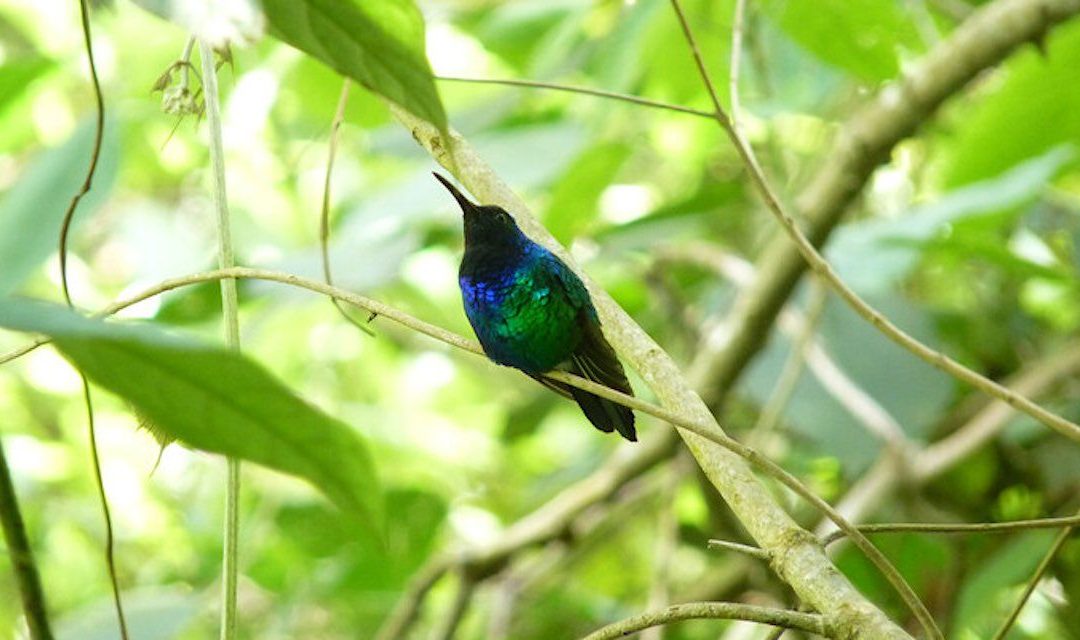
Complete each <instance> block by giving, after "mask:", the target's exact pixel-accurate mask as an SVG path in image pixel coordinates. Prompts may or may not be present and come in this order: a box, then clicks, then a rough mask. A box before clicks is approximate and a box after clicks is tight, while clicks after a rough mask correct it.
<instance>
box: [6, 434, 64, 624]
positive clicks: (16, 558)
mask: <svg viewBox="0 0 1080 640" xmlns="http://www.w3.org/2000/svg"><path fill="white" fill-rule="evenodd" d="M0 525H2V526H3V529H4V542H5V543H6V544H7V551H8V556H9V557H10V558H11V570H12V572H13V573H14V574H15V582H16V583H17V584H18V585H19V595H20V596H21V597H22V603H23V613H24V614H25V615H26V626H27V628H28V629H29V630H30V640H52V638H53V634H52V628H51V627H50V626H49V614H48V607H46V606H45V591H44V590H43V589H42V588H41V577H40V576H39V575H38V570H37V564H35V563H34V553H33V550H32V549H31V548H30V540H29V539H28V538H27V536H26V525H25V524H24V523H23V519H22V513H21V512H20V511H19V500H18V496H17V495H16V494H15V485H14V483H13V482H12V481H11V470H10V469H8V463H7V456H5V455H4V446H3V442H2V441H0Z"/></svg>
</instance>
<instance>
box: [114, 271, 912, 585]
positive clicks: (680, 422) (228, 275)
mask: <svg viewBox="0 0 1080 640" xmlns="http://www.w3.org/2000/svg"><path fill="white" fill-rule="evenodd" d="M236 278H252V279H260V280H268V281H272V282H280V283H283V284H288V285H292V286H297V287H302V288H304V289H308V290H310V291H314V292H316V293H322V294H324V295H328V296H332V297H335V298H338V299H340V300H343V301H345V302H347V303H349V304H352V305H356V306H358V307H360V308H363V309H366V310H368V311H370V312H373V313H378V314H379V315H380V316H383V317H385V318H387V319H389V320H393V321H395V322H398V323H399V324H402V325H404V326H406V327H408V328H410V329H413V330H414V331H418V332H420V333H423V334H425V335H428V336H430V337H432V338H435V339H436V340H440V341H442V342H445V343H446V344H449V345H451V346H454V347H457V348H459V349H463V350H465V351H470V352H472V353H475V354H482V353H483V351H482V350H481V348H480V345H479V344H478V343H476V342H475V341H473V340H468V339H466V338H463V337H461V336H459V335H457V334H455V333H453V332H450V331H447V330H445V329H443V328H441V327H438V326H436V325H433V324H431V323H428V322H424V321H423V320H420V319H418V318H415V317H413V316H411V315H409V314H407V313H405V312H403V311H400V310H398V309H396V308H394V307H392V306H390V305H387V304H384V303H381V302H378V301H376V300H372V299H370V298H367V297H365V296H361V295H357V294H354V293H351V292H348V291H344V290H342V289H337V288H335V287H332V286H330V285H327V284H324V283H321V282H316V281H314V280H309V279H307V278H301V277H300V276H295V275H292V274H287V273H279V272H275V271H267V270H264V269H251V268H247V267H233V268H230V269H218V270H216V271H209V272H205V273H200V274H193V275H189V276H184V277H182V278H175V279H173V280H168V281H165V282H161V283H159V284H158V285H157V286H155V287H152V288H151V289H148V290H147V291H144V292H142V293H140V294H138V295H136V296H133V297H131V298H128V299H127V300H125V301H123V302H122V303H117V304H114V305H113V307H117V306H120V307H121V308H123V307H125V306H130V305H132V304H135V303H136V302H139V301H142V300H145V299H147V298H150V297H153V296H155V295H159V294H161V293H163V292H165V291H169V290H172V289H176V288H178V287H182V286H187V285H191V284H195V283H198V282H207V281H212V280H223V279H236ZM545 375H546V377H548V378H550V379H552V380H555V381H558V382H563V383H566V384H569V385H571V386H574V387H577V388H578V389H582V390H584V391H588V392H590V393H593V394H595V395H598V396H600V397H602V398H606V399H608V400H611V401H613V402H616V403H619V404H621V405H623V406H626V407H629V408H631V409H636V410H638V411H641V412H643V413H647V414H649V415H652V416H654V417H657V418H660V419H661V420H663V421H665V422H668V423H670V424H671V425H673V426H676V427H679V428H681V429H685V430H686V431H690V432H692V433H695V434H697V435H699V436H701V437H702V438H705V439H707V440H709V441H711V442H713V443H715V444H718V445H720V446H721V447H723V448H725V449H727V450H729V451H731V452H732V453H735V454H736V455H738V456H740V457H741V458H743V459H745V460H747V461H748V462H750V463H751V464H753V465H755V466H757V467H758V468H759V469H761V470H762V471H764V472H765V473H767V474H768V475H770V476H772V477H773V478H775V479H776V480H778V481H779V482H780V483H781V484H783V485H784V486H786V487H788V488H789V489H791V490H792V491H793V492H795V493H796V494H797V495H799V496H800V497H802V498H803V499H805V500H806V501H808V502H809V503H810V504H811V505H812V506H813V507H815V508H816V509H818V510H819V511H821V512H822V513H823V514H824V515H825V516H826V517H828V518H829V519H830V520H832V521H833V522H834V523H835V524H836V526H837V527H839V528H840V529H842V530H845V531H847V532H848V535H849V536H850V537H851V539H852V541H853V542H854V543H855V545H856V546H858V547H859V549H860V550H861V551H862V552H863V553H865V554H866V556H867V558H868V559H869V560H870V561H871V562H872V563H873V564H874V565H875V566H877V567H878V569H879V570H880V571H881V572H882V574H883V575H884V576H885V578H886V579H887V580H888V581H889V582H890V584H892V585H893V587H894V588H895V589H896V590H897V592H898V593H899V594H901V597H904V594H905V593H907V597H912V595H913V594H912V593H911V587H910V586H908V585H907V583H906V582H904V579H903V578H902V577H901V576H900V574H899V573H898V572H897V571H896V569H895V567H893V566H892V565H891V564H890V563H889V562H888V560H886V559H885V557H884V556H883V555H882V554H881V551H879V550H878V549H877V548H876V547H874V546H873V545H872V544H871V543H870V541H869V540H867V539H866V538H865V537H864V536H863V535H862V534H860V533H859V532H858V531H857V530H856V529H855V528H854V526H853V525H851V523H849V522H847V521H846V520H845V519H844V518H843V517H842V516H840V514H839V513H837V512H836V510H834V509H833V508H832V507H831V506H830V505H829V504H828V503H827V502H825V501H824V500H822V499H821V498H820V497H818V496H817V495H816V494H815V493H814V492H813V491H811V490H810V489H808V488H807V487H806V485H804V484H803V483H802V482H800V481H799V480H798V479H797V478H795V476H793V475H791V474H790V473H788V472H787V471H785V470H784V469H783V468H782V467H780V466H779V465H777V464H776V463H775V462H773V461H772V460H769V459H768V458H766V457H765V456H762V455H761V454H760V453H758V452H757V451H755V450H753V449H751V448H750V447H747V446H746V445H744V444H742V443H740V442H738V441H737V440H735V439H733V438H731V437H730V436H728V435H726V434H724V433H723V432H718V430H717V429H715V428H714V427H713V426H712V425H710V424H704V423H699V422H697V421H694V420H691V419H687V418H685V417H684V416H681V415H679V414H677V413H675V412H673V411H670V410H668V409H665V408H663V407H659V406H656V405H654V404H651V403H649V402H646V401H644V400H641V399H639V398H636V397H634V396H629V395H626V394H624V393H621V392H618V391H615V390H614V389H610V388H608V387H605V386H604V385H601V384H597V383H595V382H592V381H590V380H586V379H584V378H580V377H578V376H575V375H573V374H569V373H566V372H562V371H552V372H550V373H548V374H545ZM807 535H809V534H807Z"/></svg>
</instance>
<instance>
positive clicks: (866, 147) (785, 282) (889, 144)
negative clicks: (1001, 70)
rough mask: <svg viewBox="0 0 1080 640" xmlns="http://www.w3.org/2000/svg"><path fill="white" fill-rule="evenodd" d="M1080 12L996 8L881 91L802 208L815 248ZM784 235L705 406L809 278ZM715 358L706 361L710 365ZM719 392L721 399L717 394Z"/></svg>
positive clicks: (705, 372) (738, 316)
mask: <svg viewBox="0 0 1080 640" xmlns="http://www.w3.org/2000/svg"><path fill="white" fill-rule="evenodd" d="M1078 13H1080V0H996V1H995V2H993V3H991V4H989V5H986V6H984V7H983V8H982V9H980V10H979V11H978V12H976V13H975V14H973V15H972V16H971V18H970V19H968V20H967V21H966V22H964V23H963V24H962V25H961V26H960V27H958V28H957V29H956V30H955V31H954V32H953V33H952V34H951V35H950V37H949V38H947V39H945V40H943V41H942V42H941V43H940V44H939V45H938V46H936V47H935V48H934V49H933V50H932V51H931V52H930V53H929V54H928V55H927V56H925V58H924V59H923V60H922V61H921V62H920V63H919V64H918V65H917V66H916V67H914V68H913V69H912V70H911V71H910V72H909V73H908V74H907V75H906V76H905V77H904V78H903V79H901V80H900V81H898V82H895V83H893V84H890V85H889V86H886V87H885V88H884V89H882V90H881V91H879V92H878V94H877V96H876V97H875V98H874V100H872V101H871V102H869V103H868V104H867V105H866V106H865V107H863V108H862V109H861V110H860V111H859V112H858V113H856V114H855V115H854V116H853V117H852V118H850V119H849V120H848V122H847V123H846V124H845V125H844V127H843V128H842V129H841V130H840V132H839V133H838V134H837V137H836V141H835V142H834V144H833V149H832V151H831V152H830V153H829V154H827V155H826V157H825V159H824V161H823V162H821V163H819V166H820V167H821V168H820V170H819V171H818V173H817V174H816V175H815V176H814V177H813V178H812V179H811V180H810V182H809V184H808V186H807V187H806V188H805V189H803V190H802V192H801V193H800V194H799V195H798V197H796V198H795V199H794V203H793V204H794V206H793V210H794V211H795V212H797V213H798V214H799V218H800V219H804V220H806V221H807V228H806V232H805V236H806V238H807V240H809V241H810V243H812V244H813V245H821V244H823V243H824V242H825V240H826V239H827V238H828V236H829V234H830V233H831V232H832V230H833V228H835V226H836V225H837V223H838V222H839V220H840V218H841V217H842V216H843V215H844V213H845V212H846V211H847V208H848V206H849V205H850V204H851V203H852V202H853V201H854V200H855V198H856V197H857V196H858V194H859V193H860V192H861V191H862V189H863V187H864V186H865V184H866V182H867V180H868V179H869V177H870V175H871V174H872V173H873V171H874V169H875V168H876V167H877V166H878V165H879V164H881V163H882V162H883V161H885V160H886V159H887V158H888V156H889V153H890V151H891V150H892V148H893V147H894V146H896V144H898V143H899V142H900V141H901V140H903V139H904V138H906V137H908V136H909V135H911V134H912V133H914V132H915V131H916V130H917V129H918V128H919V127H920V126H921V125H922V124H923V123H924V122H926V121H927V120H928V119H929V118H930V117H931V116H932V115H933V113H934V112H935V111H936V110H937V109H938V107H940V106H941V104H942V103H943V102H945V101H946V100H947V99H948V98H950V97H951V96H953V95H954V94H956V93H958V92H959V91H960V90H961V89H962V88H963V87H964V85H966V84H967V83H968V82H969V81H971V80H972V79H973V78H975V77H976V76H978V74H979V73H981V72H982V71H983V70H984V69H987V68H989V67H992V66H994V65H995V64H997V63H999V62H1000V61H1001V60H1003V59H1004V58H1005V57H1006V56H1008V55H1010V54H1011V53H1012V52H1013V51H1014V50H1016V49H1017V48H1018V47H1020V46H1021V45H1023V44H1026V43H1028V42H1033V41H1038V40H1040V39H1041V38H1043V37H1044V36H1045V34H1046V32H1047V31H1048V30H1050V29H1051V28H1053V27H1054V26H1055V25H1057V24H1059V23H1061V22H1063V21H1065V20H1067V19H1069V18H1071V17H1072V16H1075V15H1076V14H1078ZM806 268H807V264H806V262H805V260H804V259H803V258H802V257H801V256H799V255H797V254H795V253H794V252H792V251H791V240H790V239H789V238H788V237H786V235H785V234H783V233H778V234H776V236H775V237H774V239H773V240H772V241H770V243H769V244H768V245H767V247H766V248H765V249H764V251H763V252H762V257H761V259H760V260H759V261H758V278H757V279H756V281H755V284H754V286H753V287H751V288H750V289H748V290H747V291H745V292H744V293H743V294H742V295H740V296H739V298H738V299H737V301H736V304H735V307H734V312H733V313H732V317H731V323H730V325H729V326H731V327H734V330H733V331H730V332H729V331H722V332H721V331H717V332H715V333H714V334H713V335H712V336H711V337H710V338H708V339H707V340H706V341H705V344H704V345H703V351H705V350H707V352H708V353H707V354H704V353H703V357H702V358H700V359H699V362H700V363H701V364H700V365H698V366H697V367H695V368H693V369H691V371H690V377H691V379H692V380H694V381H696V382H700V383H701V384H700V385H699V386H698V388H701V389H704V390H708V391H707V395H706V397H705V399H706V400H709V401H712V400H715V399H718V394H721V393H722V392H723V391H724V390H726V389H729V388H730V387H731V383H732V382H733V381H734V380H735V379H736V378H737V377H738V376H739V375H740V374H741V373H742V370H743V368H744V363H745V362H746V360H748V359H749V358H750V357H751V356H752V355H753V354H755V353H756V352H757V351H758V350H760V348H761V346H762V345H763V344H764V342H765V340H766V338H767V337H768V333H769V329H770V328H771V326H772V321H773V319H774V318H775V317H776V315H777V313H779V310H780V307H781V306H782V305H783V303H784V301H785V300H787V298H788V297H789V296H790V295H791V292H792V290H793V289H794V286H795V283H796V282H797V281H798V279H799V277H800V276H801V275H802V274H803V272H804V271H805V270H806ZM706 355H707V357H705V356H706ZM714 389H715V390H717V391H712V390H714Z"/></svg>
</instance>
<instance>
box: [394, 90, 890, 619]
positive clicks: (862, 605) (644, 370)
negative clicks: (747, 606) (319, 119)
mask: <svg viewBox="0 0 1080 640" xmlns="http://www.w3.org/2000/svg"><path fill="white" fill-rule="evenodd" d="M388 106H389V108H390V110H391V113H392V114H393V115H394V117H395V118H397V119H398V120H399V121H400V122H401V123H402V124H403V125H404V126H405V127H406V128H408V130H409V131H410V133H411V135H412V136H413V138H414V139H415V140H416V141H417V142H418V143H419V144H421V145H422V146H424V148H425V149H427V151H428V153H430V154H431V155H432V157H433V158H435V159H436V160H437V161H438V162H439V163H440V164H442V165H443V166H444V167H447V168H448V169H450V170H451V171H452V172H455V171H456V173H454V175H455V176H456V177H457V178H458V179H459V180H460V181H461V182H462V183H463V184H464V185H465V187H466V188H467V189H468V190H469V191H470V192H471V193H472V194H473V195H474V196H475V197H476V198H477V199H478V200H480V201H482V202H484V203H486V204H494V205H499V206H502V207H503V208H505V209H507V210H508V211H510V212H511V214H513V215H514V216H515V219H516V220H517V222H518V225H519V226H520V227H521V228H522V231H523V232H524V233H526V234H527V235H529V236H530V237H531V238H533V239H534V240H536V241H538V242H540V243H541V244H542V245H543V246H545V247H546V248H547V249H549V250H551V251H552V252H554V253H555V254H556V255H558V256H559V257H560V258H562V259H563V260H564V261H566V262H567V264H568V265H570V266H571V267H573V265H574V264H575V262H574V260H573V258H572V256H570V255H569V254H568V253H567V251H566V249H565V248H564V247H562V246H561V245H560V244H559V243H558V242H557V241H556V240H555V238H554V237H552V236H551V234H550V232H549V231H548V230H547V229H546V228H544V226H543V225H542V224H540V222H539V221H538V220H537V219H536V218H535V217H534V216H533V215H532V214H531V213H530V211H529V208H528V206H527V205H526V204H525V203H524V202H522V201H521V199H520V198H519V197H518V196H517V195H516V194H515V193H514V192H513V190H512V189H511V188H510V187H509V186H508V185H507V184H506V183H505V182H503V181H502V180H500V179H499V178H498V175H497V174H496V172H495V171H494V169H493V168H492V167H491V166H490V165H489V164H487V163H486V162H485V161H484V160H483V159H482V158H481V157H480V155H479V154H478V153H477V152H476V150H475V149H474V148H473V147H472V145H470V144H469V143H468V141H467V140H466V139H465V138H463V137H462V136H461V135H460V134H458V133H457V132H456V131H454V130H452V129H451V130H449V131H441V130H439V129H438V128H437V127H435V126H434V125H432V124H431V123H429V122H426V121H424V120H422V119H420V118H417V117H416V116H414V115H412V114H411V113H409V112H407V111H405V110H403V109H400V108H398V107H397V106H396V105H394V104H392V103H391V104H389V105H388ZM579 275H581V276H582V279H583V281H584V282H585V285H586V287H588V288H589V290H590V292H591V294H592V299H593V302H594V304H595V306H596V308H597V312H598V314H599V316H600V320H601V322H602V323H603V325H604V330H605V334H606V335H607V337H608V339H609V341H610V342H611V343H612V346H613V347H614V348H615V349H616V351H617V352H618V354H619V355H620V356H622V357H623V358H624V360H625V361H626V363H627V364H628V365H630V367H631V369H633V370H634V371H637V372H638V373H639V374H640V375H641V376H642V377H643V378H644V380H645V382H646V383H647V384H648V386H649V387H650V388H651V389H652V390H653V391H654V392H655V393H656V395H657V398H658V399H659V401H660V403H661V404H662V405H664V406H666V407H669V408H670V410H671V411H672V412H673V413H674V414H676V415H680V416H684V417H688V418H690V420H691V421H692V422H693V423H694V424H695V425H698V426H700V427H704V428H706V429H707V430H708V431H710V432H711V434H712V435H713V436H714V438H716V439H722V438H723V437H726V436H725V435H724V432H723V429H722V427H720V425H719V423H718V422H717V421H716V417H715V416H714V415H713V413H712V412H711V411H710V408H709V406H708V404H706V403H705V401H704V400H703V399H702V397H701V395H699V393H698V392H697V391H696V390H695V385H694V384H692V383H691V382H690V381H689V380H688V379H687V378H686V376H684V375H683V373H682V371H681V370H680V368H679V367H678V365H677V364H676V363H675V361H674V360H673V359H672V358H671V356H670V355H669V354H668V353H667V352H666V351H665V350H664V349H663V348H662V347H660V346H659V345H658V344H656V342H655V341H654V340H653V339H652V338H651V337H650V336H649V335H648V334H647V333H646V332H645V331H644V330H643V329H642V328H641V327H640V326H639V325H638V324H637V323H636V322H634V320H633V319H632V318H631V317H630V316H629V315H628V314H627V313H626V311H624V310H623V309H622V308H621V307H620V306H619V305H618V303H616V302H615V301H614V300H613V299H612V298H611V296H610V295H609V294H608V293H607V292H606V291H604V290H603V289H602V288H600V287H598V286H597V285H596V283H594V282H592V280H591V279H590V278H588V276H587V275H585V274H581V273H580V272H579ZM583 388H584V387H583ZM589 389H590V390H591V389H592V387H589ZM678 435H679V437H680V438H682V440H683V442H685V443H686V445H687V447H688V448H689V449H690V452H691V453H692V454H693V455H694V458H695V460H696V461H697V464H698V466H699V467H700V468H701V469H702V471H703V472H704V473H705V475H706V477H707V478H708V479H709V482H710V483H711V484H712V485H713V486H714V487H715V488H716V489H717V491H718V492H719V493H720V494H721V496H722V497H723V498H724V499H725V501H726V502H727V504H728V505H729V506H730V507H731V508H732V510H733V512H734V513H735V515H736V517H737V518H738V519H739V521H740V522H741V523H742V524H743V525H744V526H745V527H746V529H747V532H748V533H749V534H750V536H751V537H752V538H753V539H754V540H755V541H757V542H758V543H759V544H761V545H762V546H763V547H764V548H767V549H769V550H770V551H773V552H775V553H776V556H775V557H774V559H773V563H772V565H773V569H774V570H775V571H776V572H777V573H778V574H779V575H782V576H784V578H785V579H786V580H787V581H788V584H789V585H791V586H792V588H793V589H794V591H795V593H796V594H797V595H798V596H799V597H800V598H801V599H802V600H804V601H806V602H807V603H808V604H810V605H811V606H813V607H814V609H815V610H817V611H821V612H823V613H825V614H833V613H836V612H838V611H841V610H842V611H843V616H842V621H840V622H838V624H840V625H842V626H843V627H844V630H843V633H848V634H849V635H850V634H854V635H855V636H857V637H876V638H896V639H898V640H899V639H900V638H910V635H909V634H907V633H906V632H905V631H903V630H902V629H901V628H900V627H899V626H897V625H896V623H894V622H893V621H892V620H890V619H889V618H888V616H886V615H885V613H884V612H883V611H882V610H881V609H880V608H879V607H878V606H876V605H875V604H873V603H872V602H871V601H870V600H868V599H867V598H866V597H865V596H864V595H863V594H862V593H860V592H859V591H858V590H857V589H855V587H854V585H852V584H851V582H850V581H848V580H847V579H846V578H844V577H843V576H841V575H839V574H838V573H837V572H836V570H835V566H834V565H833V564H832V562H831V561H830V560H829V559H828V557H827V556H826V554H825V553H824V550H823V549H822V548H821V546H820V545H817V544H816V539H815V538H813V537H812V536H810V537H808V536H807V532H806V531H804V530H803V529H802V528H800V527H799V526H798V524H797V523H795V521H794V520H792V519H791V517H790V516H789V515H788V513H787V512H786V511H785V510H784V509H783V508H782V507H781V506H780V505H779V504H778V503H777V501H776V499H775V498H774V496H773V495H771V494H770V492H769V491H768V490H767V489H766V485H765V484H764V483H763V482H761V481H760V480H759V479H758V478H756V477H755V476H754V474H753V470H752V469H751V468H750V466H749V465H748V464H747V463H746V460H745V459H743V458H742V457H741V456H740V455H739V454H738V453H736V452H734V451H731V450H729V449H726V448H724V447H723V446H716V442H715V440H713V439H710V438H707V437H705V436H702V435H700V434H698V433H696V432H693V431H691V430H689V429H681V430H679V433H678ZM868 553H872V552H868ZM879 560H880V558H879ZM825 576H832V577H833V578H835V579H829V580H825V579H824V577H825Z"/></svg>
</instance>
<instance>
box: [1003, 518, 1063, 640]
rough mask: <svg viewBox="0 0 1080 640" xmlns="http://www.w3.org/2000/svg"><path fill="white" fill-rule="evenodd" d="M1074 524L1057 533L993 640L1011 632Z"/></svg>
mask: <svg viewBox="0 0 1080 640" xmlns="http://www.w3.org/2000/svg"><path fill="white" fill-rule="evenodd" d="M1078 515H1080V514H1078ZM1074 526H1075V524H1070V525H1068V526H1066V527H1065V528H1063V529H1062V530H1061V531H1060V532H1059V533H1058V534H1057V537H1055V538H1054V543H1053V544H1052V545H1050V548H1049V549H1048V550H1047V551H1046V555H1044V556H1043V557H1042V560H1040V561H1039V566H1038V567H1036V568H1035V573H1034V574H1033V575H1032V576H1031V579H1030V580H1028V582H1027V585H1026V586H1025V587H1024V592H1023V593H1022V594H1020V598H1019V599H1018V600H1017V601H1016V604H1015V605H1013V608H1012V610H1011V611H1010V612H1009V615H1008V617H1006V618H1005V620H1004V622H1002V623H1001V626H1000V627H999V628H998V630H997V633H995V634H994V638H993V640H1004V638H1005V636H1006V635H1007V634H1008V633H1009V629H1011V628H1012V626H1013V624H1015V623H1016V619H1017V618H1019V617H1020V612H1021V611H1023V609H1024V605H1025V604H1027V601H1028V598H1030V597H1031V594H1032V593H1034V592H1035V588H1036V587H1037V586H1039V581H1040V580H1042V577H1043V575H1044V574H1045V573H1046V570H1047V569H1049V568H1050V563H1051V562H1053V561H1054V558H1055V557H1056V556H1057V554H1058V552H1059V551H1061V547H1063V546H1065V542H1066V541H1067V540H1068V539H1069V536H1070V535H1072V532H1073V527H1074Z"/></svg>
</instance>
